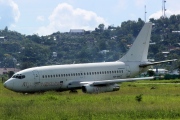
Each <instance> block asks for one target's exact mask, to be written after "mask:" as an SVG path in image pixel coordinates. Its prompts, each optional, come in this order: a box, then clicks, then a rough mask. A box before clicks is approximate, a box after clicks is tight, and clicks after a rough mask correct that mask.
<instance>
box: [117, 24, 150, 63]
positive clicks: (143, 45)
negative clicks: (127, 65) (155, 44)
mask: <svg viewBox="0 0 180 120" xmlns="http://www.w3.org/2000/svg"><path fill="white" fill-rule="evenodd" d="M151 29H152V23H150V22H149V23H145V25H144V26H143V28H142V29H141V31H140V33H139V34H138V36H137V38H136V40H135V41H134V43H133V45H132V46H131V48H130V49H129V51H128V52H127V53H126V54H125V55H124V56H123V57H122V58H121V59H120V61H147V55H148V49H149V41H150V37H151Z"/></svg>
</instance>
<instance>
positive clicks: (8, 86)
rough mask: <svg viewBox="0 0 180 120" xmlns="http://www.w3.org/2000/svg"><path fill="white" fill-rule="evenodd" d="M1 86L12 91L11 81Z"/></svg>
mask: <svg viewBox="0 0 180 120" xmlns="http://www.w3.org/2000/svg"><path fill="white" fill-rule="evenodd" d="M3 85H4V87H5V88H7V89H10V90H12V89H13V85H14V83H13V81H11V80H7V81H6V82H5V83H4V84H3Z"/></svg>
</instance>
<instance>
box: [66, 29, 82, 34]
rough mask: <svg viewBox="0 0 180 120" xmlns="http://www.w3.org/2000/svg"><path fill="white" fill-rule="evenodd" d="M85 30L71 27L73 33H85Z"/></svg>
mask: <svg viewBox="0 0 180 120" xmlns="http://www.w3.org/2000/svg"><path fill="white" fill-rule="evenodd" d="M84 32H85V30H83V29H70V32H69V33H71V34H84Z"/></svg>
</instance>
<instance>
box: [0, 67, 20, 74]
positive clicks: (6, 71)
mask: <svg viewBox="0 0 180 120" xmlns="http://www.w3.org/2000/svg"><path fill="white" fill-rule="evenodd" d="M10 71H13V72H14V73H16V72H19V71H20V69H17V68H0V75H4V74H7V73H8V72H10Z"/></svg>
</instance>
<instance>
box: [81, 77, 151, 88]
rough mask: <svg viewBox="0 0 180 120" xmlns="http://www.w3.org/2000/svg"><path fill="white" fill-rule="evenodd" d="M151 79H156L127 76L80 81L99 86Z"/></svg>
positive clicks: (82, 83) (83, 83)
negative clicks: (124, 77)
mask: <svg viewBox="0 0 180 120" xmlns="http://www.w3.org/2000/svg"><path fill="white" fill-rule="evenodd" d="M150 79H154V77H142V78H126V79H114V80H103V81H84V82H80V84H81V85H85V84H90V85H93V86H99V85H108V84H114V83H121V82H132V81H137V80H150Z"/></svg>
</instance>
